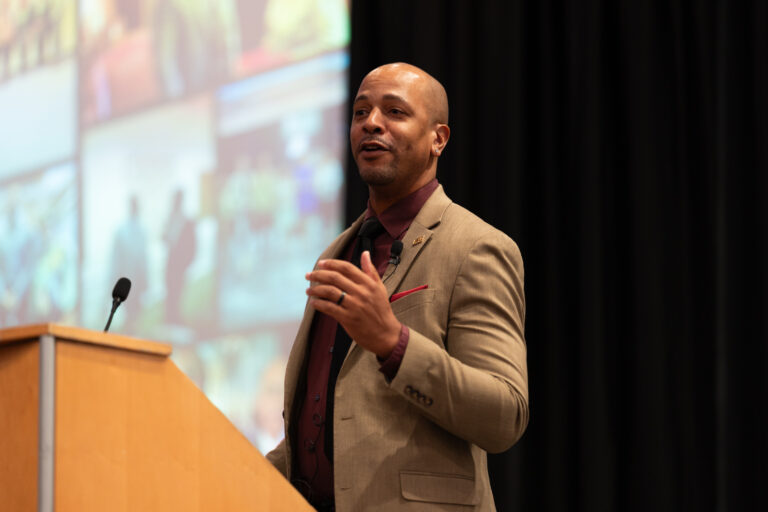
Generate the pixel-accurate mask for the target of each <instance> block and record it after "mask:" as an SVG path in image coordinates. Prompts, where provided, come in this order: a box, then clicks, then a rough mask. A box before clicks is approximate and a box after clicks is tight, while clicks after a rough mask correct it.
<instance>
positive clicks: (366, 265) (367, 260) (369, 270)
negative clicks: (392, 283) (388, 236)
mask: <svg viewBox="0 0 768 512" xmlns="http://www.w3.org/2000/svg"><path fill="white" fill-rule="evenodd" d="M360 268H361V270H362V271H363V272H365V273H366V274H368V277H370V278H371V279H374V280H376V281H378V280H379V279H380V278H379V271H378V270H376V267H374V266H373V262H372V261H371V253H370V251H363V254H361V255H360Z"/></svg>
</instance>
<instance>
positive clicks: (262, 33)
mask: <svg viewBox="0 0 768 512" xmlns="http://www.w3.org/2000/svg"><path fill="white" fill-rule="evenodd" d="M346 10H347V5H346V1H345V0H326V1H323V2H317V1H314V0H312V1H291V2H285V1H275V0H270V1H267V0H162V1H159V0H81V3H80V12H81V36H80V37H81V44H82V49H81V59H82V76H81V95H82V109H83V110H82V117H83V119H84V122H85V123H92V122H94V121H99V120H105V119H109V118H111V117H113V116H116V115H121V114H124V113H127V112H130V111H132V110H135V109H136V108H138V107H142V106H148V105H151V104H153V103H156V102H158V101H161V100H163V99H171V98H176V97H180V96H182V95H185V94H189V93H196V92H199V91H201V90H203V89H206V88H210V87H213V86H216V85H218V84H221V83H224V82H225V81H227V80H228V79H230V78H236V77H243V76H247V75H250V74H253V73H255V72H258V71H261V70H264V69H267V68H272V67H275V66H279V65H285V64H288V63H291V62H294V61H297V60H299V59H304V58H307V57H310V56H313V55H317V54H318V53H320V52H324V51H327V50H331V49H338V48H341V47H343V46H344V45H346V44H347V41H348V39H349V30H348V28H347V19H346Z"/></svg>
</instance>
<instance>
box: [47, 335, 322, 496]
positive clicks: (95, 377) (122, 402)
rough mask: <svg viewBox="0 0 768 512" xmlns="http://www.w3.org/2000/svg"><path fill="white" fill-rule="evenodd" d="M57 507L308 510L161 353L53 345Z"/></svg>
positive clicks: (274, 471)
mask: <svg viewBox="0 0 768 512" xmlns="http://www.w3.org/2000/svg"><path fill="white" fill-rule="evenodd" d="M56 374H57V391H56V400H57V407H56V411H57V418H56V424H57V432H56V452H57V457H56V510H61V511H69V510H78V511H90V510H94V511H95V510H111V511H134V510H162V511H175V510H179V511H181V510H183V511H198V510H199V511H207V510H275V511H282V510H285V511H301V510H307V511H311V510H313V509H312V508H311V507H310V506H309V505H308V504H307V503H306V502H305V501H304V500H303V499H302V498H301V496H300V495H299V494H298V493H297V492H296V491H295V490H294V489H293V487H292V486H291V485H290V484H289V483H288V482H287V481H285V479H284V478H283V477H282V476H281V475H280V474H279V473H278V472H277V470H275V469H274V467H272V465H271V464H269V462H267V461H266V459H264V457H262V456H261V455H260V454H259V453H258V451H257V450H256V449H254V448H253V446H252V445H251V444H250V443H249V441H248V440H247V439H246V438H245V437H244V436H243V435H242V434H241V433H240V432H239V431H238V430H237V429H236V428H235V427H234V426H233V425H232V424H231V423H230V422H229V421H228V420H227V419H226V417H225V416H224V415H223V414H221V413H220V412H219V411H218V410H217V409H216V408H215V407H214V406H213V405H212V404H211V403H210V402H209V401H208V399H207V398H206V397H205V396H204V395H203V393H202V392H201V391H200V390H199V389H198V388H197V387H196V386H195V385H194V383H193V382H192V381H191V380H189V379H188V378H187V377H186V376H185V375H184V374H183V373H182V372H181V371H180V370H179V369H178V368H177V367H176V366H175V365H174V364H173V362H172V361H170V359H168V358H167V357H158V356H156V355H149V354H146V353H138V352H131V351H127V350H114V349H110V348H105V347H96V346H93V345H89V344H83V343H71V342H66V341H63V342H59V343H57V367H56Z"/></svg>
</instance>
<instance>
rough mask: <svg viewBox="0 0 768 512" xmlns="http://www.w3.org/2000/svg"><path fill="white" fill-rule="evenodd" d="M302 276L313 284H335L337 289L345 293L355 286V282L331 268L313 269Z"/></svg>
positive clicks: (352, 289)
mask: <svg viewBox="0 0 768 512" xmlns="http://www.w3.org/2000/svg"><path fill="white" fill-rule="evenodd" d="M304 277H305V278H306V279H307V281H310V282H311V283H314V286H317V285H321V284H324V285H330V286H335V287H336V288H338V289H339V290H343V291H345V292H347V293H350V292H352V291H354V290H355V288H356V287H357V284H356V283H355V282H354V281H352V280H351V279H350V278H348V277H347V276H345V275H344V274H342V273H340V272H335V271H333V270H313V271H312V272H308V273H307V275H306V276H304Z"/></svg>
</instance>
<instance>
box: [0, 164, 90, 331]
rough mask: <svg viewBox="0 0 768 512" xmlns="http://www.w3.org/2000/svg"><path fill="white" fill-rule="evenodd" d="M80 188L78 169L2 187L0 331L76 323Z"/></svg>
mask: <svg viewBox="0 0 768 512" xmlns="http://www.w3.org/2000/svg"><path fill="white" fill-rule="evenodd" d="M75 185H76V183H75V167H74V165H72V164H63V165H57V166H54V167H50V168H47V169H43V170H41V171H35V172H31V173H28V174H27V175H25V176H24V177H22V178H20V179H17V180H16V181H14V182H0V240H2V243H0V326H6V325H16V324H19V323H22V322H43V321H45V322H55V321H63V322H73V321H74V320H75V314H76V306H77V303H76V299H77V260H78V249H77V196H76V192H75V191H76V186H75Z"/></svg>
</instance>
